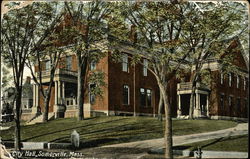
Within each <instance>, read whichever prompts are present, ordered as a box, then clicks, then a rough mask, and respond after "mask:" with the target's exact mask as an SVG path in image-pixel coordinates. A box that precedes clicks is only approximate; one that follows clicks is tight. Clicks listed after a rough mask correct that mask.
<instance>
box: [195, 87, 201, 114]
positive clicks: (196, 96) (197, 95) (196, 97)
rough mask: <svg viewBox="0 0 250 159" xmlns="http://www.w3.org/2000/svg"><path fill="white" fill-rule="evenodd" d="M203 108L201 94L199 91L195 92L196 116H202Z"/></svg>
mask: <svg viewBox="0 0 250 159" xmlns="http://www.w3.org/2000/svg"><path fill="white" fill-rule="evenodd" d="M200 114H201V108H200V94H199V93H198V91H197V92H196V94H195V108H194V117H200Z"/></svg>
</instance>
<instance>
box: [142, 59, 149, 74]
mask: <svg viewBox="0 0 250 159" xmlns="http://www.w3.org/2000/svg"><path fill="white" fill-rule="evenodd" d="M147 75H148V60H147V59H143V76H147Z"/></svg>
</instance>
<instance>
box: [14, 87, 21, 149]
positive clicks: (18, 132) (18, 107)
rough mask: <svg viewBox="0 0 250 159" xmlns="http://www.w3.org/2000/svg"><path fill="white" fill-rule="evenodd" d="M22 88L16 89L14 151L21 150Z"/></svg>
mask: <svg viewBox="0 0 250 159" xmlns="http://www.w3.org/2000/svg"><path fill="white" fill-rule="evenodd" d="M21 98H22V88H18V90H17V97H16V118H15V122H16V128H15V137H16V138H15V149H16V150H19V151H20V150H21V130H20V129H21V127H20V110H21Z"/></svg>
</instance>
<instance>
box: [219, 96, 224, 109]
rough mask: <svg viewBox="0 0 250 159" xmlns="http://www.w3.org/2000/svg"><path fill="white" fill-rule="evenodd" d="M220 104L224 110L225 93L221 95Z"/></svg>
mask: <svg viewBox="0 0 250 159" xmlns="http://www.w3.org/2000/svg"><path fill="white" fill-rule="evenodd" d="M220 106H221V110H224V95H223V94H221V95H220Z"/></svg>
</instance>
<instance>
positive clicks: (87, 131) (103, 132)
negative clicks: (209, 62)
mask: <svg viewBox="0 0 250 159" xmlns="http://www.w3.org/2000/svg"><path fill="white" fill-rule="evenodd" d="M163 125H164V122H159V121H158V120H157V119H156V118H151V117H118V116H113V117H96V118H89V119H85V120H83V121H77V119H76V118H66V119H56V120H53V121H50V122H48V123H41V124H36V125H27V126H22V127H21V139H22V141H45V142H70V134H71V132H72V131H73V130H74V129H75V130H77V132H78V133H79V134H80V136H81V141H83V142H84V143H85V145H87V146H89V147H91V146H100V145H106V144H114V143H123V142H130V141H138V140H145V139H153V138H161V137H163ZM236 125H237V123H236V122H233V121H225V120H192V121H191V120H173V133H174V135H186V134H192V133H201V132H207V131H214V130H219V129H225V128H229V127H234V126H236ZM13 131H14V128H11V129H9V130H5V131H1V137H2V140H13Z"/></svg>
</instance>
